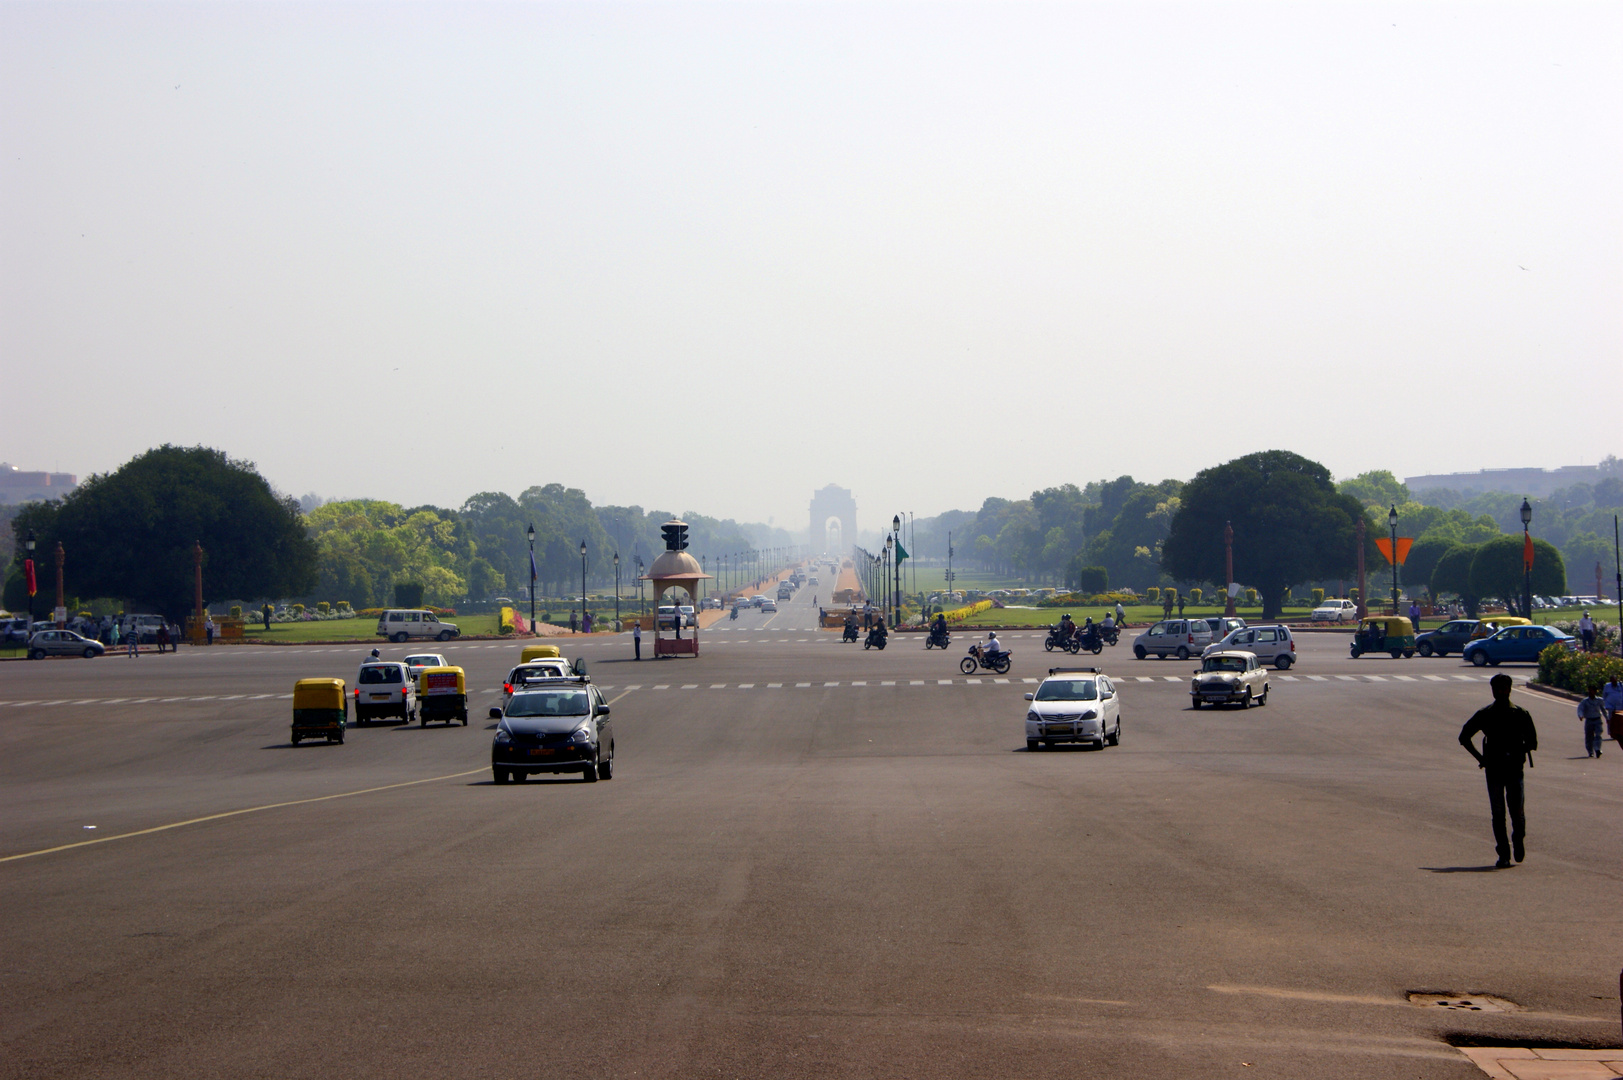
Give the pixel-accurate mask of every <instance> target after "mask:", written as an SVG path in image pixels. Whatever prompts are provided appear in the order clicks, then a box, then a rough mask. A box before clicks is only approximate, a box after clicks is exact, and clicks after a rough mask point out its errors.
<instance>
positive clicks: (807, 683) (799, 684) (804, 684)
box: [795, 682, 811, 686]
mask: <svg viewBox="0 0 1623 1080" xmlns="http://www.w3.org/2000/svg"><path fill="white" fill-rule="evenodd" d="M795 685H796V686H810V685H811V683H809V682H797V683H795Z"/></svg>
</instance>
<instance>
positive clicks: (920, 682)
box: [907, 679, 924, 686]
mask: <svg viewBox="0 0 1623 1080" xmlns="http://www.w3.org/2000/svg"><path fill="white" fill-rule="evenodd" d="M907 685H909V686H923V685H924V680H923V679H909V680H907Z"/></svg>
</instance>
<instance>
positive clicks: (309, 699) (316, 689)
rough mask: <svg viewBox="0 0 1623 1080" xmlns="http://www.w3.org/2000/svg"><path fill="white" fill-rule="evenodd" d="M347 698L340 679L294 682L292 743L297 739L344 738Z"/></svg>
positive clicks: (295, 742) (329, 740)
mask: <svg viewBox="0 0 1623 1080" xmlns="http://www.w3.org/2000/svg"><path fill="white" fill-rule="evenodd" d="M348 723H349V699H348V698H346V697H345V696H344V680H343V679H300V680H299V681H298V682H296V683H294V684H293V745H294V746H297V745H299V740H300V739H322V738H324V739H326V740H327V741H328V742H330V743H341V742H343V741H344V728H345V727H347V726H348Z"/></svg>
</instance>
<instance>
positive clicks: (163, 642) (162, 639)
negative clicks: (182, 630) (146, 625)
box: [158, 623, 169, 656]
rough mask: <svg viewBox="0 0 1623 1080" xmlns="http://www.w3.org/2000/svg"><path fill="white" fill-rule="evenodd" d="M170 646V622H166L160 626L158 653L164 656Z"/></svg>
mask: <svg viewBox="0 0 1623 1080" xmlns="http://www.w3.org/2000/svg"><path fill="white" fill-rule="evenodd" d="M168 648H169V624H168V623H164V624H163V625H162V626H160V627H158V655H159V656H162V655H163V654H164V652H165V651H166V650H167V649H168Z"/></svg>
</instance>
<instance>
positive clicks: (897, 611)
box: [890, 514, 902, 626]
mask: <svg viewBox="0 0 1623 1080" xmlns="http://www.w3.org/2000/svg"><path fill="white" fill-rule="evenodd" d="M890 528H891V532H892V533H894V534H895V536H896V550H895V551H893V552H891V560H892V562H891V570H890V572H891V579H892V582H893V588H892V590H891V594H890V595H891V609H892V614H891V618H890V625H892V626H900V625H902V560H901V558H900V555H901V549H902V515H900V514H897V515H895V516H894V517H892V518H891V519H890Z"/></svg>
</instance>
